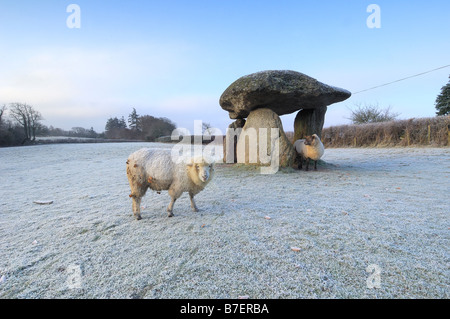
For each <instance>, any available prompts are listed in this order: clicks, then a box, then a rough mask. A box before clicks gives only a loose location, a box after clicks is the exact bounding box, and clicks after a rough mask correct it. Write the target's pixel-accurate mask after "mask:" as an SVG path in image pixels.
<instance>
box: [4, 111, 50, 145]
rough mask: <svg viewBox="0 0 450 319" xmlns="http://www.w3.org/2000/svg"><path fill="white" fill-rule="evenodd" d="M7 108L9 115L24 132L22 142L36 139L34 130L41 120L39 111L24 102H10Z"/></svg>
mask: <svg viewBox="0 0 450 319" xmlns="http://www.w3.org/2000/svg"><path fill="white" fill-rule="evenodd" d="M9 108H10V109H9V113H10V115H11V117H12V118H14V119H15V120H16V121H17V123H19V125H21V126H22V128H23V132H24V133H25V140H24V141H23V142H26V141H34V140H35V139H36V130H37V128H38V127H39V124H40V123H39V121H40V120H42V115H41V113H39V111H36V110H35V109H34V108H33V107H32V106H31V105H28V104H25V103H11V104H10V107H9Z"/></svg>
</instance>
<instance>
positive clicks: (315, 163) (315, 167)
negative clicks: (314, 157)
mask: <svg viewBox="0 0 450 319" xmlns="http://www.w3.org/2000/svg"><path fill="white" fill-rule="evenodd" d="M314 170H315V171H317V161H314Z"/></svg>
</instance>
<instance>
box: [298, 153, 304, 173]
mask: <svg viewBox="0 0 450 319" xmlns="http://www.w3.org/2000/svg"><path fill="white" fill-rule="evenodd" d="M302 168H303V156H299V157H298V169H300V170H301V169H302Z"/></svg>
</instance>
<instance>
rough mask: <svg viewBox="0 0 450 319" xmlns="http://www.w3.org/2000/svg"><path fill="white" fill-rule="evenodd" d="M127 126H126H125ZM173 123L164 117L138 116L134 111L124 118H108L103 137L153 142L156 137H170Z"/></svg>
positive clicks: (174, 127)
mask: <svg viewBox="0 0 450 319" xmlns="http://www.w3.org/2000/svg"><path fill="white" fill-rule="evenodd" d="M127 124H128V125H127ZM174 129H176V125H175V123H173V122H172V121H171V120H169V119H168V118H165V117H154V116H151V115H139V114H138V113H137V112H136V109H135V108H133V110H132V112H131V113H130V114H129V115H128V121H127V122H126V121H125V118H124V117H123V116H122V118H120V119H118V118H117V117H114V118H112V117H111V118H109V119H108V121H107V122H106V126H105V137H106V138H110V139H133V140H144V141H149V142H153V141H155V140H156V139H157V138H158V137H161V136H167V135H171V134H172V131H173V130H174Z"/></svg>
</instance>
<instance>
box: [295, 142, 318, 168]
mask: <svg viewBox="0 0 450 319" xmlns="http://www.w3.org/2000/svg"><path fill="white" fill-rule="evenodd" d="M294 148H295V150H296V151H297V153H298V155H299V164H298V168H299V169H302V164H303V159H305V160H306V170H308V169H309V160H313V161H314V169H315V170H317V161H318V160H319V159H320V158H321V157H322V155H323V153H324V152H325V149H324V147H323V144H322V142H321V141H320V138H319V136H317V134H313V135H311V136H307V137H305V139H304V140H297V141H295V143H294Z"/></svg>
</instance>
